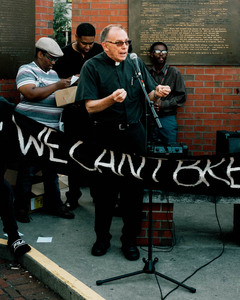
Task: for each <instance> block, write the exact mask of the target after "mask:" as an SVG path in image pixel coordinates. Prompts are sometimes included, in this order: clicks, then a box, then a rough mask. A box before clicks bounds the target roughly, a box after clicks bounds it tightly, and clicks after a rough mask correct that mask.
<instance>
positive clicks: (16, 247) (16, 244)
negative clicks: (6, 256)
mask: <svg viewBox="0 0 240 300" xmlns="http://www.w3.org/2000/svg"><path fill="white" fill-rule="evenodd" d="M8 246H9V248H10V250H11V252H12V253H13V254H14V255H15V256H17V257H20V256H22V255H24V254H25V253H27V252H29V251H30V250H31V247H30V246H29V245H28V244H27V243H26V242H25V241H24V240H22V239H21V238H19V239H17V240H15V241H10V240H9V241H8Z"/></svg>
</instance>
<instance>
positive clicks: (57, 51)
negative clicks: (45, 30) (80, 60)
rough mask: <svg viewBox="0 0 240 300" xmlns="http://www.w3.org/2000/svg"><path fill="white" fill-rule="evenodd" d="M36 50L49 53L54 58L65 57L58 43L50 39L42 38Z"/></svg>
mask: <svg viewBox="0 0 240 300" xmlns="http://www.w3.org/2000/svg"><path fill="white" fill-rule="evenodd" d="M35 46H36V48H39V49H41V50H45V51H47V52H48V53H49V54H50V55H52V56H54V57H60V56H63V52H62V50H61V48H60V47H59V45H58V43H57V42H56V41H54V40H53V39H51V38H49V37H42V38H40V39H39V40H38V41H37V42H36V44H35Z"/></svg>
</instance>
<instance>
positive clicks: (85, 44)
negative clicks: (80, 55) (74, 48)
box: [79, 40, 94, 46]
mask: <svg viewBox="0 0 240 300" xmlns="http://www.w3.org/2000/svg"><path fill="white" fill-rule="evenodd" d="M79 42H80V43H81V44H83V45H84V46H88V45H89V46H91V45H92V44H94V41H93V42H91V43H87V42H83V41H81V40H79Z"/></svg>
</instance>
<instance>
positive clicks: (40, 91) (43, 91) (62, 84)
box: [18, 78, 71, 102]
mask: <svg viewBox="0 0 240 300" xmlns="http://www.w3.org/2000/svg"><path fill="white" fill-rule="evenodd" d="M70 82H71V81H70V79H69V78H68V79H60V80H59V81H57V82H55V83H52V84H50V85H48V86H43V87H36V86H35V85H34V84H25V85H22V86H20V87H19V88H18V90H19V92H20V93H21V94H22V95H23V96H24V97H25V98H26V99H28V100H29V101H33V102H36V101H40V100H42V99H45V98H47V97H48V96H50V95H51V94H52V93H54V92H55V91H57V90H60V89H65V88H67V87H69V86H70Z"/></svg>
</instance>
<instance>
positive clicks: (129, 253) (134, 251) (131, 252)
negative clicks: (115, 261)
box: [122, 245, 140, 260]
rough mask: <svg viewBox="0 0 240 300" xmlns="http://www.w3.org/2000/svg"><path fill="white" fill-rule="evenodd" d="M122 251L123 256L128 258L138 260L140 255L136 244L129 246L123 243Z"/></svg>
mask: <svg viewBox="0 0 240 300" xmlns="http://www.w3.org/2000/svg"><path fill="white" fill-rule="evenodd" d="M122 252H123V254H124V256H125V258H126V259H128V260H138V259H139V256H140V253H139V250H138V248H137V246H133V245H130V246H129V245H125V246H124V245H123V246H122Z"/></svg>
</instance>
